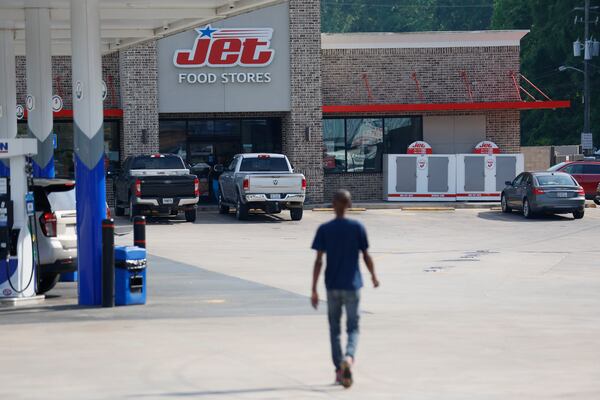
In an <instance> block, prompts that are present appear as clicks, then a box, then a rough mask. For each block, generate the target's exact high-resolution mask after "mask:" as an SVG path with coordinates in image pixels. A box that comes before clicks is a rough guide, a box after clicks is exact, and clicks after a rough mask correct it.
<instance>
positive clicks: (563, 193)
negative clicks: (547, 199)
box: [556, 192, 569, 197]
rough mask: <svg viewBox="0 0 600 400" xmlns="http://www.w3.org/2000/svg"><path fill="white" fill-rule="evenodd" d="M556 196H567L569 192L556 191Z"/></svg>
mask: <svg viewBox="0 0 600 400" xmlns="http://www.w3.org/2000/svg"><path fill="white" fill-rule="evenodd" d="M556 196H557V197H569V194H568V193H567V192H558V193H556Z"/></svg>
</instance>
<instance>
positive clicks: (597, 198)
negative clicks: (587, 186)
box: [594, 197, 600, 206]
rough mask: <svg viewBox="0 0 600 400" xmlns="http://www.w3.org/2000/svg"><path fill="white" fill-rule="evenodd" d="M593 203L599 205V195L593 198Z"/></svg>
mask: <svg viewBox="0 0 600 400" xmlns="http://www.w3.org/2000/svg"><path fill="white" fill-rule="evenodd" d="M594 203H596V204H597V205H599V206H600V197H596V198H595V199H594Z"/></svg>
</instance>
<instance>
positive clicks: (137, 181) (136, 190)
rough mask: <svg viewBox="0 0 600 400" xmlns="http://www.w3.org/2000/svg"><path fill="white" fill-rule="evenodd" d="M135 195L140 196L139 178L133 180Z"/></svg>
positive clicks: (140, 184) (140, 182)
mask: <svg viewBox="0 0 600 400" xmlns="http://www.w3.org/2000/svg"><path fill="white" fill-rule="evenodd" d="M135 196H136V197H141V196H142V181H141V180H139V179H136V180H135Z"/></svg>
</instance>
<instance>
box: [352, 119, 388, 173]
mask: <svg viewBox="0 0 600 400" xmlns="http://www.w3.org/2000/svg"><path fill="white" fill-rule="evenodd" d="M382 151H383V124H382V120H381V119H380V118H352V119H347V120H346V154H347V163H348V167H347V171H348V172H379V171H381V157H382Z"/></svg>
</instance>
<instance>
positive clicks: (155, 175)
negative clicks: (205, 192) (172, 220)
mask: <svg viewBox="0 0 600 400" xmlns="http://www.w3.org/2000/svg"><path fill="white" fill-rule="evenodd" d="M148 160H150V161H148ZM161 166H164V168H160V167H161ZM184 166H185V165H184V163H183V160H181V158H180V157H178V156H175V155H160V154H159V155H153V156H137V157H131V158H130V159H127V160H126V161H125V164H124V168H123V172H122V173H121V174H120V175H119V176H118V177H117V179H116V180H115V197H116V199H115V202H116V204H115V214H116V215H123V214H124V213H125V210H128V213H129V216H130V217H131V218H133V216H135V215H141V214H145V215H177V214H178V213H179V212H181V211H183V212H184V213H185V216H186V220H188V221H190V222H193V221H195V219H196V203H198V198H199V185H198V178H197V177H196V176H195V175H191V174H190V173H189V170H187V169H185V168H184ZM144 167H149V168H144ZM157 167H158V168H157Z"/></svg>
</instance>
